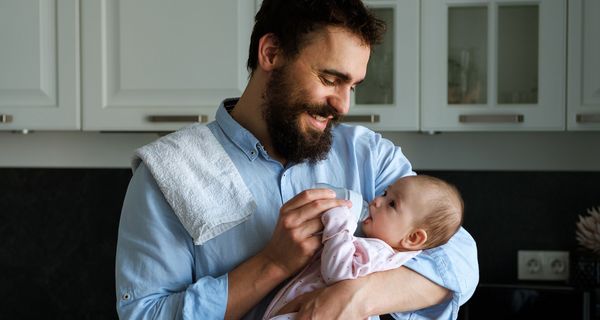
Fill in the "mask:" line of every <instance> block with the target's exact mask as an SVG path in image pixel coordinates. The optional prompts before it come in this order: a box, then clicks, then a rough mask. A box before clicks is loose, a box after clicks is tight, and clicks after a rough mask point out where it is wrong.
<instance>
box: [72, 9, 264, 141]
mask: <svg viewBox="0 0 600 320" xmlns="http://www.w3.org/2000/svg"><path fill="white" fill-rule="evenodd" d="M81 5H82V8H81V12H82V16H81V26H82V83H83V87H82V95H83V96H82V101H83V110H82V112H83V129H84V130H98V131H171V130H176V129H178V128H180V127H182V126H184V125H186V124H188V123H191V122H195V121H200V122H208V121H211V120H213V119H214V114H215V111H216V109H217V106H218V104H219V103H220V102H221V101H222V99H224V98H226V97H235V96H240V95H241V93H242V90H243V89H244V87H245V85H246V82H247V79H248V72H247V70H246V59H247V57H248V46H249V43H250V33H251V31H252V26H253V16H254V11H255V3H254V2H253V1H248V0H228V1H216V0H215V1H208V0H203V1H197V0H173V1H162V0H121V1H118V0H97V1H96V0H95V1H82V3H81Z"/></svg>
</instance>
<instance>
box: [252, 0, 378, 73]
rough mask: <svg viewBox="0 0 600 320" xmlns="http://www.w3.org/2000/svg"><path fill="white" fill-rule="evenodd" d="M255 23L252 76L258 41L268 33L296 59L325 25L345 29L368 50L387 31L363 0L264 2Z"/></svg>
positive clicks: (256, 58) (282, 48) (269, 0)
mask: <svg viewBox="0 0 600 320" xmlns="http://www.w3.org/2000/svg"><path fill="white" fill-rule="evenodd" d="M254 21H255V24H254V29H253V30H252V37H251V38H250V53H249V56H248V70H249V71H250V72H251V73H252V72H253V71H254V70H255V69H256V66H257V63H258V41H259V40H260V38H261V37H262V36H264V35H265V34H268V33H273V34H274V35H275V37H276V38H277V41H278V42H279V47H280V48H281V50H282V53H283V54H284V56H285V57H287V58H294V57H295V56H296V55H297V54H298V53H299V52H300V50H301V49H302V48H303V47H304V46H305V45H306V42H307V40H308V37H307V36H308V35H309V34H310V33H311V32H313V31H317V30H320V29H322V28H324V27H326V26H339V27H343V28H345V29H347V30H348V31H350V32H351V33H353V34H355V35H357V36H358V37H360V38H361V39H362V40H363V42H364V43H365V45H368V46H369V47H373V45H375V44H378V43H380V42H381V39H382V37H383V33H384V32H385V23H384V22H383V21H382V20H380V19H377V18H375V16H373V14H372V13H371V12H370V11H369V10H368V9H367V8H366V7H365V5H364V4H363V2H362V0H264V1H263V3H262V6H261V7H260V10H259V11H258V13H257V14H256V17H255V19H254Z"/></svg>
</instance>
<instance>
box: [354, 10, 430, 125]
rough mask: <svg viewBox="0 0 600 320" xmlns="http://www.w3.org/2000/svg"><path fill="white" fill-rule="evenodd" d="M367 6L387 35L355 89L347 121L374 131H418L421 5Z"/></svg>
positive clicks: (376, 48)
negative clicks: (381, 23)
mask: <svg viewBox="0 0 600 320" xmlns="http://www.w3.org/2000/svg"><path fill="white" fill-rule="evenodd" d="M365 4H366V5H367V6H368V7H369V8H370V9H371V10H372V11H373V13H374V14H375V15H376V16H377V17H378V18H380V19H382V20H384V21H385V23H386V27H387V32H386V34H385V36H384V39H383V43H382V44H381V45H378V46H375V47H374V48H373V51H372V53H371V57H370V59H369V65H368V68H367V75H366V77H365V80H364V81H363V82H362V83H361V84H360V85H359V86H358V87H357V88H356V92H355V94H354V95H353V101H352V102H353V105H352V106H351V108H350V113H349V115H348V116H346V117H345V118H344V121H346V122H352V123H356V124H361V125H365V126H368V127H370V128H371V129H373V130H402V131H407V130H415V131H416V130H418V129H419V2H418V1H414V0H395V1H384V0H381V1H378V0H369V1H365Z"/></svg>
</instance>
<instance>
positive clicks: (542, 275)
mask: <svg viewBox="0 0 600 320" xmlns="http://www.w3.org/2000/svg"><path fill="white" fill-rule="evenodd" d="M517 254H518V259H517V264H518V279H519V280H565V281H566V280H569V251H527V250H519V251H518V252H517Z"/></svg>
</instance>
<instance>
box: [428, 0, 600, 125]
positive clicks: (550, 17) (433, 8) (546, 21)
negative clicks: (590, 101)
mask: <svg viewBox="0 0 600 320" xmlns="http://www.w3.org/2000/svg"><path fill="white" fill-rule="evenodd" d="M590 2H592V1H590ZM566 5H567V4H566V1H565V0H543V1H542V0H532V1H513V0H490V1H481V0H461V1H458V0H423V1H422V17H421V19H422V20H421V21H422V24H421V26H422V33H421V41H422V42H421V44H422V50H421V77H422V78H421V79H422V83H421V87H422V90H421V101H422V105H421V108H422V109H421V110H422V119H421V130H423V131H438V130H439V131H471V130H474V131H475V130H479V131H502V130H511V131H520V130H564V127H565V91H566V90H565V89H566V83H565V69H566V68H565V64H566ZM594 58H595V57H594ZM595 59H596V64H597V62H598V58H595ZM595 77H596V80H598V79H600V78H599V76H598V75H595ZM596 84H598V82H596Z"/></svg>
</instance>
